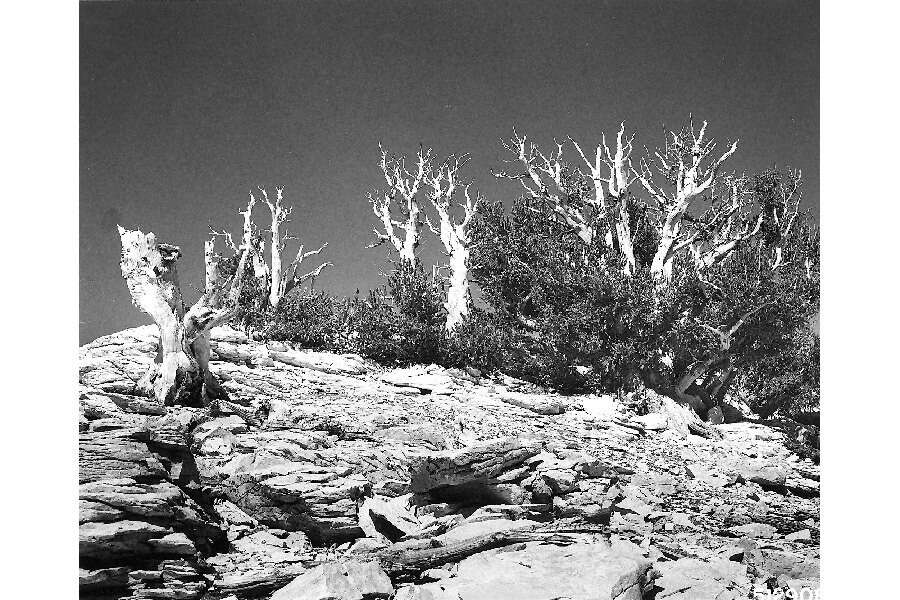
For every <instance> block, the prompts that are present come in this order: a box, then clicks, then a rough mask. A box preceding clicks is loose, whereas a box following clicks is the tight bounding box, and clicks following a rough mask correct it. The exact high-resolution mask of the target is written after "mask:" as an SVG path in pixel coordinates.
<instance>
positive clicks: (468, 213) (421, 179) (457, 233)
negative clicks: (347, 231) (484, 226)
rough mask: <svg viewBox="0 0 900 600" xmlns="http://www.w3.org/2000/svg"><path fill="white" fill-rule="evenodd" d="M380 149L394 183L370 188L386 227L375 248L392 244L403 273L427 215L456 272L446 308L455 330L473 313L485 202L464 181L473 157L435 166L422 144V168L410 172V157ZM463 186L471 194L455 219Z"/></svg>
mask: <svg viewBox="0 0 900 600" xmlns="http://www.w3.org/2000/svg"><path fill="white" fill-rule="evenodd" d="M379 148H380V149H381V162H380V164H379V166H380V168H381V172H382V175H383V176H384V179H385V181H386V182H387V184H388V185H387V188H385V189H384V190H380V191H378V192H370V193H369V195H368V198H369V202H370V203H371V205H372V211H373V212H374V213H375V216H376V217H378V219H379V220H380V221H381V225H382V228H383V229H384V231H379V230H378V228H377V227H375V228H374V232H375V237H376V239H375V242H374V243H372V244H370V245H369V248H374V247H377V246H380V245H381V244H383V243H384V242H390V244H391V246H392V247H393V249H394V250H395V251H396V252H397V255H398V258H399V263H400V265H401V271H402V270H403V267H402V265H403V264H404V263H406V264H408V265H415V264H416V262H415V261H416V250H417V248H418V247H419V231H420V229H421V227H422V225H423V222H422V217H423V216H424V218H425V222H426V223H427V224H428V228H429V229H430V230H431V232H432V233H434V235H436V236H437V237H438V239H439V240H440V241H441V244H442V245H443V249H444V253H445V254H446V256H447V258H448V263H449V264H448V265H447V266H448V267H449V270H450V275H449V277H448V282H447V299H446V301H445V303H444V308H445V310H446V313H447V317H446V322H445V330H446V332H447V333H448V334H451V333H453V331H454V330H455V329H456V327H457V326H458V325H459V324H460V323H461V322H462V321H463V319H464V318H465V316H466V315H467V314H468V312H469V304H470V299H471V292H470V290H469V251H470V247H471V240H470V234H469V225H470V223H471V222H472V219H473V218H474V217H475V214H476V212H477V210H478V204H479V202H480V196H479V195H478V194H477V193H475V194H474V198H473V194H472V193H470V191H469V190H470V184H468V183H463V182H461V180H460V176H459V171H460V169H461V168H462V167H463V166H464V165H465V163H466V162H467V157H465V156H459V157H454V156H451V157H449V158H448V159H447V160H446V161H444V162H443V163H442V164H439V165H435V164H434V159H433V152H432V149H431V148H428V149H424V148H420V149H419V152H418V154H417V155H416V167H415V169H414V170H413V171H410V170H408V169H407V168H406V158H405V157H396V156H393V155H389V154H388V153H387V151H386V150H384V148H382V147H380V146H379ZM459 190H462V193H463V196H464V198H465V200H464V201H463V202H460V206H461V207H462V209H463V211H464V215H463V218H462V219H461V220H455V219H454V218H453V215H452V202H453V199H454V197H455V196H457V192H458V191H459ZM420 192H423V193H424V194H425V195H426V196H427V197H428V199H429V200H430V202H431V205H432V207H433V208H434V210H435V212H436V213H437V225H435V224H434V222H433V221H432V220H431V218H430V217H429V216H428V215H427V213H425V212H424V211H423V210H422V207H421V206H420V204H419V201H420V198H419V195H420ZM392 210H393V211H394V212H397V213H399V214H400V215H401V218H400V219H395V218H394V216H393V213H392ZM401 232H402V233H401Z"/></svg>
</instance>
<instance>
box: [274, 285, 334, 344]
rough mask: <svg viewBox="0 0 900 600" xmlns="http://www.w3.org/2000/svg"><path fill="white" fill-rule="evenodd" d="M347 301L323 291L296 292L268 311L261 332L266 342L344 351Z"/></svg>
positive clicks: (301, 290)
mask: <svg viewBox="0 0 900 600" xmlns="http://www.w3.org/2000/svg"><path fill="white" fill-rule="evenodd" d="M349 311H350V302H349V301H347V300H342V299H339V298H335V297H333V296H331V295H329V294H327V293H326V292H322V291H319V292H314V291H311V290H308V289H296V290H294V291H292V292H291V293H290V294H288V295H287V296H285V297H284V298H282V299H281V302H280V303H279V304H278V309H277V310H276V311H270V314H269V320H268V323H267V324H266V325H265V327H264V328H263V329H262V331H261V333H262V334H263V336H264V337H265V338H266V339H271V340H279V341H290V342H293V343H296V344H300V345H301V346H303V347H304V348H313V349H317V350H318V349H329V350H345V349H348V348H349V346H350V339H349V337H350V329H349V327H348V323H349Z"/></svg>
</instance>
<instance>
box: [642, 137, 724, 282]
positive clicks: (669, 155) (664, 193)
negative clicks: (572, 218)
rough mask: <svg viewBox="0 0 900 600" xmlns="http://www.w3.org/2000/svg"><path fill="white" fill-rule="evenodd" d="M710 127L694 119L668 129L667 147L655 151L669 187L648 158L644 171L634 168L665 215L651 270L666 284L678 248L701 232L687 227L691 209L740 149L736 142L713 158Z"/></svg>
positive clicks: (656, 164)
mask: <svg viewBox="0 0 900 600" xmlns="http://www.w3.org/2000/svg"><path fill="white" fill-rule="evenodd" d="M706 127H707V123H706V121H704V122H703V125H702V126H701V127H700V131H699V132H697V131H695V130H694V125H693V122H691V124H690V126H689V127H688V128H686V129H685V130H684V131H681V132H674V131H669V132H668V134H667V136H666V144H665V148H664V149H663V150H662V151H660V150H657V151H656V152H655V153H654V154H655V168H656V171H657V173H658V174H659V175H660V176H661V178H662V179H663V180H664V181H665V182H666V185H665V187H663V186H660V185H659V184H658V183H656V182H655V181H654V176H653V174H652V172H651V170H650V166H649V165H648V163H647V161H646V160H642V161H641V170H640V172H638V171H637V170H634V169H633V172H634V174H635V175H636V176H637V178H638V179H639V180H640V182H641V184H642V185H643V186H644V189H645V190H647V192H648V193H649V194H650V196H651V197H652V198H653V199H654V200H655V201H656V204H657V208H658V209H659V211H660V212H661V214H662V218H661V221H660V224H659V226H658V229H659V244H658V245H657V248H656V251H655V253H654V255H653V261H652V263H651V265H650V272H651V274H652V275H653V276H654V277H655V278H656V280H657V281H658V282H660V283H663V284H665V283H668V282H669V281H671V279H672V264H673V260H674V258H675V256H676V254H677V253H678V251H679V250H681V249H682V248H686V247H687V246H689V245H690V244H691V243H693V242H694V241H695V239H696V236H697V231H696V230H692V229H691V228H690V227H686V226H685V215H687V214H688V209H689V208H690V207H691V204H692V203H695V202H696V201H697V200H698V199H699V198H701V197H702V196H703V194H705V193H706V192H708V191H711V189H712V187H713V184H714V183H715V181H716V179H717V177H718V176H719V171H720V170H721V168H722V165H723V164H724V163H725V161H727V160H728V159H729V158H730V157H731V155H732V154H734V152H735V151H736V150H737V142H733V143H732V144H731V145H730V146H729V148H728V150H726V151H725V152H724V153H723V154H722V155H721V156H719V158H717V159H715V160H714V161H711V160H710V156H712V155H713V153H714V152H715V149H716V142H715V140H712V139H709V140H706V139H705V136H706ZM670 138H671V139H670ZM710 163H711V164H710Z"/></svg>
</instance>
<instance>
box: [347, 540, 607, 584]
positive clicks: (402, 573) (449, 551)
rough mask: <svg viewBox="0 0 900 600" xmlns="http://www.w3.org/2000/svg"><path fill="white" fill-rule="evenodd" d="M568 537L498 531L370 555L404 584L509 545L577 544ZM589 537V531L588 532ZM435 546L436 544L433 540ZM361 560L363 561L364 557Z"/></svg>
mask: <svg viewBox="0 0 900 600" xmlns="http://www.w3.org/2000/svg"><path fill="white" fill-rule="evenodd" d="M567 533H579V532H578V531H576V530H568V531H567V530H562V531H561V530H531V531H529V530H521V529H520V530H513V531H497V532H494V533H488V534H485V535H480V536H476V537H473V538H469V539H466V540H463V541H460V542H456V543H453V544H447V545H441V546H434V547H429V548H409V549H407V548H399V549H397V548H390V547H388V548H385V549H383V550H378V551H375V552H373V553H371V554H370V558H372V559H374V560H377V561H378V562H379V564H380V565H381V568H382V569H384V570H385V572H386V573H387V574H388V575H389V576H390V577H391V579H395V578H396V579H398V580H405V579H408V578H413V577H415V576H418V574H419V573H421V572H422V571H426V570H428V569H433V568H437V567H440V566H441V565H445V564H447V563H454V562H459V561H461V560H463V559H464V558H466V557H468V556H472V555H473V554H478V553H479V552H484V551H485V550H494V549H496V548H502V547H504V546H510V545H512V544H519V543H524V542H543V543H545V544H557V545H568V544H574V543H575V542H576V541H577V540H576V539H575V538H573V537H571V536H569V535H567ZM588 533H590V531H588ZM432 541H433V542H436V540H432ZM360 558H362V559H365V558H366V556H364V555H363V556H361V557H360Z"/></svg>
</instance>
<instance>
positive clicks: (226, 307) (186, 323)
mask: <svg viewBox="0 0 900 600" xmlns="http://www.w3.org/2000/svg"><path fill="white" fill-rule="evenodd" d="M119 237H120V238H121V241H122V260H121V267H122V276H123V277H124V278H125V282H126V284H127V285H128V291H129V292H130V293H131V298H132V300H133V301H134V304H135V305H136V306H138V307H139V308H140V309H141V310H143V311H144V312H145V313H147V314H148V315H150V317H151V318H152V319H153V321H154V322H155V323H156V325H157V327H159V350H158V352H157V356H156V361H155V362H154V363H153V364H152V365H151V367H150V369H149V370H148V372H147V374H146V375H145V376H144V377H143V378H142V379H141V381H140V382H139V387H140V388H141V389H142V390H143V391H144V392H145V393H147V394H148V395H150V396H153V397H155V398H156V399H157V400H158V401H159V402H160V403H161V404H165V405H171V404H187V405H199V406H203V405H206V404H208V403H209V402H210V400H213V399H217V398H227V394H225V392H224V390H222V388H221V387H220V386H219V384H218V382H217V381H216V378H215V376H214V375H213V373H212V372H211V371H210V370H209V356H210V346H209V330H210V329H212V328H213V327H215V326H217V325H221V324H222V323H226V322H227V321H228V320H229V319H231V317H232V316H233V315H234V312H235V310H236V309H237V304H238V298H239V296H240V293H241V288H242V285H243V283H244V281H245V277H244V275H245V271H246V268H247V261H248V259H249V256H250V253H251V244H250V232H249V229H245V236H244V244H243V250H242V251H241V253H240V258H239V260H238V264H237V268H236V269H235V270H234V272H233V273H227V272H226V271H229V270H230V269H224V268H223V267H224V266H225V260H224V259H223V257H221V256H219V255H217V254H216V253H215V249H214V242H213V239H210V240H207V242H206V247H205V264H206V287H205V290H204V292H203V295H202V296H201V297H200V299H199V300H197V302H195V303H194V305H193V306H191V307H190V309H188V310H186V307H185V305H184V299H183V297H182V293H181V288H180V286H179V282H178V270H177V268H176V261H177V260H178V258H179V257H180V256H181V250H180V249H179V248H178V247H177V246H172V245H170V244H164V243H160V242H159V241H157V239H156V235H154V234H153V233H144V232H142V231H139V230H128V229H125V228H123V227H121V226H119Z"/></svg>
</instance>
